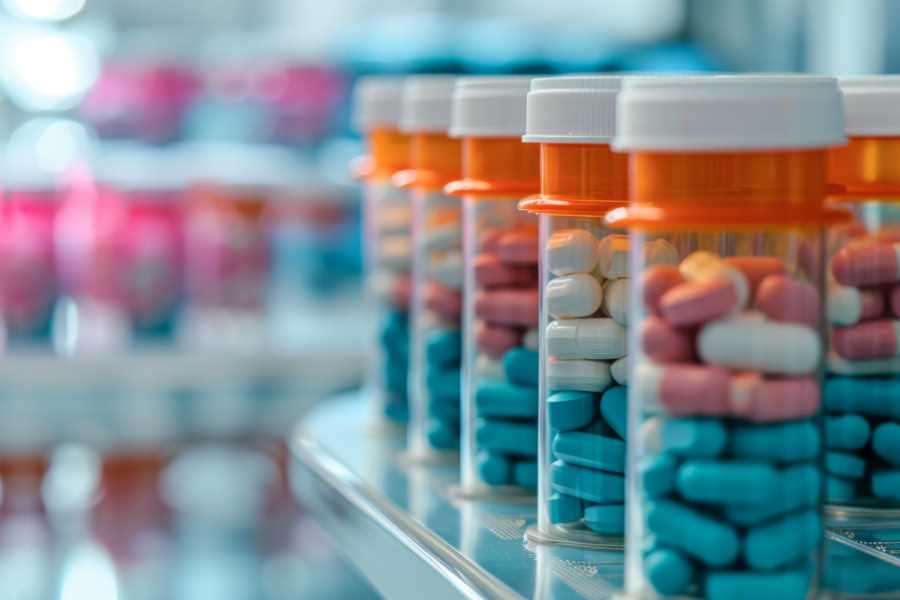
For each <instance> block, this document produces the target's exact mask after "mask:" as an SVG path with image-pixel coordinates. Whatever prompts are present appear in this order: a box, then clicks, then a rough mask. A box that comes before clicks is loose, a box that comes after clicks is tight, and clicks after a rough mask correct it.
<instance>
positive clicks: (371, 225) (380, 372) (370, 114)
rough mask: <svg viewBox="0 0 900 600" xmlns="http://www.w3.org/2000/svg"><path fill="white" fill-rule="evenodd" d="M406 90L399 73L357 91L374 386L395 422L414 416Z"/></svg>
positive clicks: (379, 406) (378, 406)
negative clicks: (403, 113) (401, 178)
mask: <svg viewBox="0 0 900 600" xmlns="http://www.w3.org/2000/svg"><path fill="white" fill-rule="evenodd" d="M402 94H403V79H401V78H398V77H367V78H364V79H362V80H360V82H359V83H358V84H357V86H356V89H355V91H354V111H355V120H356V125H357V128H358V129H360V130H361V131H362V132H363V133H364V134H365V136H366V139H367V142H368V156H366V157H365V159H364V160H362V161H361V162H360V163H359V164H358V165H357V167H358V168H357V173H356V175H357V176H358V177H360V178H361V179H363V180H364V181H365V203H364V209H363V221H364V237H365V263H366V279H367V288H368V292H369V296H370V299H371V300H370V301H371V303H372V304H373V305H374V308H375V312H376V321H377V323H378V325H377V328H378V329H377V336H378V342H377V344H376V346H377V347H376V349H375V351H374V353H373V355H374V359H373V360H372V362H371V364H370V366H369V369H370V373H369V384H368V387H369V393H370V394H371V396H372V398H373V400H374V404H375V412H376V414H377V415H379V416H384V417H387V418H388V419H390V420H391V421H396V422H406V421H407V419H408V417H409V406H408V401H407V398H408V392H407V378H408V372H409V300H410V270H411V266H412V242H411V237H410V236H411V228H412V207H411V206H410V201H409V194H408V193H407V191H406V190H403V189H401V188H399V187H397V186H396V185H394V183H393V181H392V178H393V176H394V174H395V173H397V172H399V171H401V170H403V169H406V168H408V166H409V135H407V134H406V133H403V132H401V131H400V105H401V98H402Z"/></svg>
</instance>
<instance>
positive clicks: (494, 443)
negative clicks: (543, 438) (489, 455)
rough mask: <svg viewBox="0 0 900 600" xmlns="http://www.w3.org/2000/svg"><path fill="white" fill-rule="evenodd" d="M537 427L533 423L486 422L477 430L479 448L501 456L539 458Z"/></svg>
mask: <svg viewBox="0 0 900 600" xmlns="http://www.w3.org/2000/svg"><path fill="white" fill-rule="evenodd" d="M537 441H538V437H537V427H536V426H535V425H534V424H531V423H513V422H509V421H495V420H484V421H482V422H480V423H479V424H478V425H477V426H476V428H475V443H476V444H477V445H478V447H479V448H483V449H485V450H488V451H490V452H496V453H499V454H516V455H519V456H537Z"/></svg>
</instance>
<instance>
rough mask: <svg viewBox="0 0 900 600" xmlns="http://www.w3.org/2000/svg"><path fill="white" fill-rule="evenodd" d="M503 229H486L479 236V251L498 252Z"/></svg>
mask: <svg viewBox="0 0 900 600" xmlns="http://www.w3.org/2000/svg"><path fill="white" fill-rule="evenodd" d="M504 233H505V232H504V231H503V230H502V229H485V230H484V231H482V232H481V235H480V236H479V238H478V250H479V252H494V253H495V252H497V248H498V247H499V245H500V238H502V237H503V235H504Z"/></svg>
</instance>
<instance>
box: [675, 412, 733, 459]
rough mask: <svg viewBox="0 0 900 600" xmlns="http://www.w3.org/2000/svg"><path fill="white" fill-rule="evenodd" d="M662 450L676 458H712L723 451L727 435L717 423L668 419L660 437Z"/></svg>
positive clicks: (701, 420)
mask: <svg viewBox="0 0 900 600" xmlns="http://www.w3.org/2000/svg"><path fill="white" fill-rule="evenodd" d="M660 440H661V442H662V447H663V449H664V450H668V451H669V452H671V453H673V454H676V455H678V456H687V457H712V456H717V455H718V454H720V453H721V452H722V450H724V449H725V443H726V440H727V435H726V432H725V427H724V426H723V425H722V423H720V422H719V421H713V420H710V419H669V420H667V421H665V422H664V423H663V426H662V433H661V435H660Z"/></svg>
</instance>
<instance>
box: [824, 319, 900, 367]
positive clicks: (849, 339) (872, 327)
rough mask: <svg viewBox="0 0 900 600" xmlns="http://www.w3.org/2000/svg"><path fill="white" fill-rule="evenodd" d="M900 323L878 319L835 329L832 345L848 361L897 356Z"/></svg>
mask: <svg viewBox="0 0 900 600" xmlns="http://www.w3.org/2000/svg"><path fill="white" fill-rule="evenodd" d="M898 338H900V321H893V320H891V319H878V320H876V321H865V322H863V323H857V324H856V325H850V326H849V327H835V328H834V331H833V333H832V335H831V344H832V346H834V349H835V351H836V352H837V353H838V355H840V356H841V357H842V358H846V359H847V360H874V359H878V358H891V357H893V356H897V354H898V349H900V344H898V343H897V340H898Z"/></svg>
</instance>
